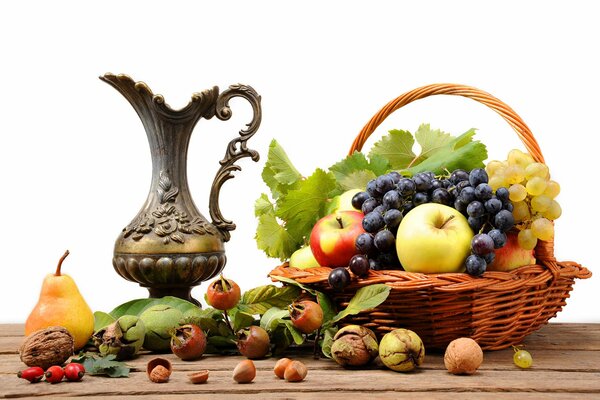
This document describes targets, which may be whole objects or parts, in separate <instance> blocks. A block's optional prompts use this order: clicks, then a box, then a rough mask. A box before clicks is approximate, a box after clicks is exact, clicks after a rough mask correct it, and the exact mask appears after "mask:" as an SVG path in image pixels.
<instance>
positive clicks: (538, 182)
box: [525, 176, 547, 196]
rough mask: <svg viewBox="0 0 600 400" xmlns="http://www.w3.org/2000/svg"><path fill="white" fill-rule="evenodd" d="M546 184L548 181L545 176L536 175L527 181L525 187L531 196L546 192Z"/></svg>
mask: <svg viewBox="0 0 600 400" xmlns="http://www.w3.org/2000/svg"><path fill="white" fill-rule="evenodd" d="M546 186H547V183H546V180H545V179H544V178H540V177H537V176H534V177H533V178H531V179H530V180H528V181H527V184H526V185H525V188H526V189H527V193H529V194H530V195H531V196H539V195H541V194H542V193H544V190H546Z"/></svg>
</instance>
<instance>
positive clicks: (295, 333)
mask: <svg viewBox="0 0 600 400" xmlns="http://www.w3.org/2000/svg"><path fill="white" fill-rule="evenodd" d="M280 321H282V322H283V323H284V324H285V327H286V328H287V330H288V331H289V332H290V333H291V335H292V338H293V339H294V343H296V344H298V345H300V344H302V343H304V335H302V332H300V331H299V330H298V329H296V327H295V326H294V324H293V323H292V321H290V320H289V319H282V320H280Z"/></svg>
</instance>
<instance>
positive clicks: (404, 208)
mask: <svg viewBox="0 0 600 400" xmlns="http://www.w3.org/2000/svg"><path fill="white" fill-rule="evenodd" d="M415 207H416V205H415V204H414V203H413V202H412V201H405V202H404V203H403V204H402V214H403V215H406V213H408V212H409V211H410V210H412V209H413V208H415Z"/></svg>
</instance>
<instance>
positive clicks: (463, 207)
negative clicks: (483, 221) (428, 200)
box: [454, 199, 468, 214]
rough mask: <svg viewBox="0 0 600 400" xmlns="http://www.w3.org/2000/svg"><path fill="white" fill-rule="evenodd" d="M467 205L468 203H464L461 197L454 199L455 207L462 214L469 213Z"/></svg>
mask: <svg viewBox="0 0 600 400" xmlns="http://www.w3.org/2000/svg"><path fill="white" fill-rule="evenodd" d="M467 205H468V204H465V203H463V202H462V201H460V200H459V199H456V200H454V208H455V209H456V211H458V212H459V213H461V214H466V213H467Z"/></svg>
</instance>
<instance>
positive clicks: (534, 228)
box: [531, 218, 554, 242]
mask: <svg viewBox="0 0 600 400" xmlns="http://www.w3.org/2000/svg"><path fill="white" fill-rule="evenodd" d="M531 232H532V233H533V235H534V236H535V237H536V238H538V239H540V240H543V241H545V242H547V241H549V240H552V238H553V237H554V225H553V224H552V222H551V221H550V220H548V219H546V218H538V219H535V220H534V221H533V222H532V223H531Z"/></svg>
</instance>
